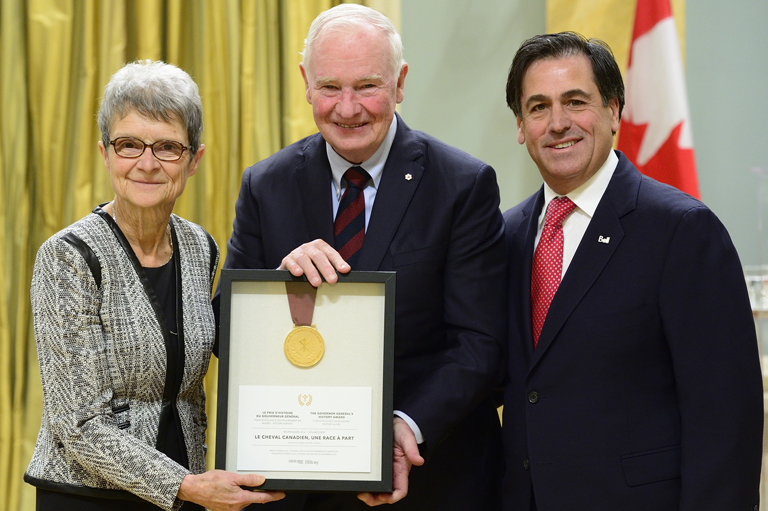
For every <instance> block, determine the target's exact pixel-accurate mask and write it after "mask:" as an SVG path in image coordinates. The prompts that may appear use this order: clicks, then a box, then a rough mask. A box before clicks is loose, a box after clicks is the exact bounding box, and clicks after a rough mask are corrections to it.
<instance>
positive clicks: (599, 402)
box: [503, 152, 763, 511]
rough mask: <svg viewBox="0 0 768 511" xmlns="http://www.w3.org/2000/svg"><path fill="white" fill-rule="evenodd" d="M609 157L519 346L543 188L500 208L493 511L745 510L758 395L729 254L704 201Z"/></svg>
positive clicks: (753, 344)
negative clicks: (503, 268)
mask: <svg viewBox="0 0 768 511" xmlns="http://www.w3.org/2000/svg"><path fill="white" fill-rule="evenodd" d="M617 154H618V156H619V164H618V167H617V169H616V171H615V173H614V175H613V178H612V179H611V181H610V184H609V185H608V188H607V189H606V192H605V194H604V196H603V198H602V200H601V201H600V204H599V206H598V208H597V210H596V211H595V214H594V217H593V218H592V220H591V222H590V224H589V227H588V228H587V231H586V233H585V234H584V238H583V239H582V241H581V244H580V245H579V247H578V249H577V251H576V253H575V255H574V258H573V260H572V262H571V264H570V266H569V267H568V270H567V272H566V274H565V276H564V278H563V280H562V282H561V285H560V287H559V289H558V291H557V294H556V295H555V297H554V299H553V301H552V304H551V306H550V309H549V313H548V315H547V318H546V321H545V323H544V327H543V330H542V332H541V337H540V339H539V343H538V346H537V348H536V350H535V351H534V350H533V341H532V334H531V319H530V318H531V304H530V282H531V264H532V260H533V246H534V239H535V236H536V230H537V220H538V216H539V214H540V213H541V208H542V204H543V201H544V199H543V190H539V192H537V193H536V194H534V195H533V196H531V197H530V198H528V199H527V200H525V201H524V202H523V203H521V204H519V205H518V206H516V207H515V208H512V209H511V210H509V211H507V212H506V213H505V214H504V220H505V224H506V240H507V246H508V249H509V251H510V253H509V257H510V263H511V270H510V280H509V282H510V309H509V316H510V321H511V322H510V356H509V362H508V374H509V383H508V386H507V388H506V392H505V400H504V405H505V406H504V428H503V436H504V441H505V454H506V460H507V473H506V476H505V481H504V499H505V509H506V510H508V511H513V510H514V511H519V510H525V511H527V510H529V509H531V507H530V506H531V504H530V501H531V492H532V491H533V493H534V494H535V499H536V504H537V507H538V510H539V511H563V510H566V509H567V510H568V511H582V510H583V511H602V510H606V511H608V510H610V511H616V510H621V511H632V510H638V511H640V510H651V509H652V510H654V511H672V510H674V511H710V510H711V511H723V510H729V511H736V510H742V511H752V510H753V508H754V506H756V505H757V504H758V501H759V495H758V486H759V478H760V464H761V451H762V432H763V392H762V380H761V373H760V367H759V360H758V352H757V340H756V336H755V325H754V322H753V319H752V314H751V312H750V304H749V299H748V297H747V292H746V286H745V281H744V276H743V273H742V268H741V265H740V263H739V258H738V255H737V254H736V250H735V249H734V247H733V244H732V243H731V240H730V238H729V236H728V233H727V232H726V230H725V228H724V227H723V225H722V224H721V223H720V221H719V220H718V219H717V218H716V217H715V215H714V214H713V213H712V212H711V211H710V210H709V209H708V208H707V207H706V206H704V204H702V203H701V202H699V201H698V200H696V199H694V198H692V197H690V196H688V195H686V194H683V193H682V192H680V191H678V190H676V189H674V188H672V187H669V186H667V185H663V184H660V183H658V182H656V181H654V180H652V179H650V178H647V177H644V176H642V175H641V174H640V173H639V172H638V170H637V169H636V168H635V167H634V165H632V164H631V163H630V162H629V161H628V160H627V159H626V158H625V157H624V155H623V154H621V153H619V152H617ZM601 236H602V242H601V241H600V240H599V238H600V237H601ZM754 509H756V508H754Z"/></svg>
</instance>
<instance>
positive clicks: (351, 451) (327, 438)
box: [237, 385, 371, 472]
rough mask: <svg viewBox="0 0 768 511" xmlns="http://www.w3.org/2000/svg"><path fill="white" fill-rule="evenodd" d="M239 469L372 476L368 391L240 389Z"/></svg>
mask: <svg viewBox="0 0 768 511" xmlns="http://www.w3.org/2000/svg"><path fill="white" fill-rule="evenodd" d="M239 398H240V399H239V405H240V418H239V422H240V423H239V424H238V439H237V469H238V470H254V471H256V472H258V471H265V470H293V471H297V472H323V471H333V472H370V471H371V444H370V442H371V389H370V387H273V386H269V387H268V386H258V385H241V386H240V396H239Z"/></svg>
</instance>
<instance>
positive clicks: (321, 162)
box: [294, 135, 333, 246]
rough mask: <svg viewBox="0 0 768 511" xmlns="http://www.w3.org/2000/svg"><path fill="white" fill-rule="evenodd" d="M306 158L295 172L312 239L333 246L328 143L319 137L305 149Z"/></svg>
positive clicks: (311, 139)
mask: <svg viewBox="0 0 768 511" xmlns="http://www.w3.org/2000/svg"><path fill="white" fill-rule="evenodd" d="M304 154H305V155H306V156H307V159H306V160H305V161H304V163H303V164H301V165H300V166H298V167H297V168H296V170H295V172H294V179H296V183H297V185H298V187H299V193H300V194H301V203H302V206H303V208H304V218H305V220H306V221H307V230H308V231H309V235H310V238H311V239H313V240H314V239H318V238H319V239H323V240H325V241H326V242H327V243H328V244H330V245H331V246H333V205H332V204H331V180H332V179H333V178H332V177H331V164H330V163H328V154H327V153H326V149H325V140H323V137H321V136H320V135H316V136H314V137H311V138H309V139H308V140H307V144H306V145H305V146H304Z"/></svg>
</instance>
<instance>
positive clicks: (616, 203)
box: [529, 153, 640, 370]
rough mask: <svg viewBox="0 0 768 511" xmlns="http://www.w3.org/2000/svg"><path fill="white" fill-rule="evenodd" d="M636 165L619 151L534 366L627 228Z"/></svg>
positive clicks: (634, 198)
mask: <svg viewBox="0 0 768 511" xmlns="http://www.w3.org/2000/svg"><path fill="white" fill-rule="evenodd" d="M633 169H634V167H633V166H632V164H631V163H629V161H628V160H627V159H626V158H624V156H623V155H622V154H620V153H619V164H618V166H617V167H616V171H615V172H614V175H613V177H612V178H611V182H610V183H609V184H608V188H606V190H605V194H603V198H602V199H601V200H600V203H599V204H598V206H597V209H596V210H595V215H594V217H593V218H592V221H591V222H590V223H589V227H587V231H586V232H585V233H584V237H583V238H582V240H581V243H580V244H579V247H578V249H576V254H575V255H574V257H573V260H572V261H571V264H570V266H568V271H567V272H566V274H565V277H564V278H563V281H562V283H561V284H560V287H559V288H558V290H557V293H556V294H555V297H554V299H553V300H552V304H551V305H550V307H549V312H547V319H546V320H545V321H544V327H543V328H542V330H541V336H540V337H539V343H538V345H537V346H536V350H535V352H534V356H533V360H532V364H531V366H530V367H531V370H533V368H534V367H535V366H536V364H538V361H539V360H541V358H542V357H543V356H544V354H545V353H546V352H547V350H548V349H549V347H550V346H551V345H552V343H553V341H554V340H555V339H556V337H557V333H558V332H559V331H560V329H561V328H562V327H563V325H564V324H565V322H566V321H567V320H568V317H569V316H570V315H571V313H572V312H573V310H574V309H575V308H576V306H577V305H578V304H579V302H580V301H581V300H582V299H583V298H584V295H586V293H587V292H588V291H589V289H590V288H591V287H592V284H593V283H594V282H595V280H596V279H597V278H598V276H599V275H600V273H601V272H602V271H603V269H604V268H605V265H606V264H608V261H609V260H610V259H611V257H612V256H613V254H614V253H615V252H616V249H617V248H618V247H619V245H620V244H621V241H622V239H623V238H624V228H623V227H622V225H621V221H620V219H621V217H622V216H624V215H625V214H627V213H629V212H630V211H632V210H633V209H635V207H636V205H637V193H638V188H639V186H640V174H639V172H637V170H634V173H633V172H632V170H633ZM606 240H607V243H606ZM529 283H530V275H529ZM529 301H530V300H529Z"/></svg>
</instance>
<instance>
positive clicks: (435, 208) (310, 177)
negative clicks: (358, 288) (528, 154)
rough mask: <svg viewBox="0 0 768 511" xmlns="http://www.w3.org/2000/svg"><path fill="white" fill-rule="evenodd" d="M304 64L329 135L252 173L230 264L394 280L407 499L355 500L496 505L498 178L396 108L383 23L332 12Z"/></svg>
mask: <svg viewBox="0 0 768 511" xmlns="http://www.w3.org/2000/svg"><path fill="white" fill-rule="evenodd" d="M303 57H304V58H303V62H302V64H301V65H300V68H301V73H302V76H303V77H304V81H305V83H306V95H307V101H308V102H309V103H310V104H311V105H312V110H313V114H314V118H315V123H316V124H317V127H318V129H319V130H320V133H319V134H315V135H312V136H310V137H307V138H305V139H303V140H300V141H298V142H296V143H294V144H292V145H290V146H288V147H286V148H285V149H283V150H281V151H279V152H278V153H276V154H274V155H272V156H271V157H269V158H267V159H266V160H264V161H261V162H259V163H257V164H256V165H254V166H252V167H250V168H248V169H246V171H245V174H244V176H243V181H242V187H241V190H240V196H239V198H238V200H237V205H236V218H235V222H234V230H233V233H232V237H231V238H230V240H229V243H228V254H227V260H226V262H225V264H224V267H225V268H276V267H280V268H283V269H287V270H290V272H291V273H292V274H293V275H296V276H300V275H305V276H306V277H307V279H308V280H309V282H310V283H311V284H312V285H313V286H320V284H321V283H322V280H323V279H324V280H325V281H326V282H329V283H334V282H336V281H337V278H338V277H337V273H336V272H337V271H338V272H340V273H346V272H348V271H350V269H352V270H381V271H395V272H397V292H396V307H395V317H396V319H395V367H394V407H395V414H396V416H395V417H394V432H395V439H394V440H395V465H394V474H395V475H394V487H395V491H394V492H393V493H392V494H379V495H372V494H361V495H359V496H358V497H359V499H360V500H362V501H364V502H365V503H367V504H368V505H377V504H382V503H394V502H397V504H396V506H397V508H398V509H414V510H416V509H418V510H424V509H440V510H453V509H455V510H462V511H463V510H467V509H483V510H493V509H498V508H499V506H500V504H499V500H500V497H499V493H500V489H499V488H500V472H501V469H502V467H501V466H500V463H501V458H502V457H501V456H500V424H499V419H498V415H497V413H496V407H495V405H494V402H493V400H492V399H491V396H490V392H491V390H492V389H493V388H494V387H495V386H496V385H498V383H499V377H500V371H501V369H502V368H501V360H502V359H503V345H502V343H503V340H504V338H505V335H506V332H505V329H506V320H505V316H504V315H505V310H506V304H505V300H506V298H505V296H506V292H505V275H506V266H505V248H504V243H503V230H504V226H503V221H502V218H501V214H500V212H499V190H498V186H497V184H496V176H495V172H494V170H493V169H492V168H491V167H490V166H488V165H486V164H485V163H483V162H481V161H479V160H477V159H475V158H473V157H471V156H469V155H468V154H466V153H463V152H461V151H459V150H458V149H455V148H453V147H450V146H448V145H446V144H444V143H442V142H440V141H438V140H436V139H434V138H432V137H430V136H429V135H426V134H424V133H422V132H419V131H415V130H411V129H410V128H409V127H408V126H406V125H405V123H404V122H403V120H402V119H401V118H400V116H399V115H397V114H396V113H395V106H396V105H397V104H398V103H400V102H401V101H402V100H403V94H404V84H405V77H406V74H407V73H408V64H407V63H406V62H405V61H404V60H403V57H402V42H401V40H400V36H399V35H398V34H397V31H396V30H395V28H394V26H393V25H392V22H391V21H390V20H389V19H387V18H386V17H385V16H383V15H381V14H380V13H378V12H376V11H374V10H372V9H370V8H367V7H362V6H359V5H352V4H342V5H339V6H337V7H334V8H333V9H330V10H328V11H325V12H324V13H322V14H320V15H319V16H318V17H317V19H315V21H314V22H313V23H312V26H311V28H310V30H309V34H308V36H307V40H306V49H305V51H304V54H303ZM353 197H356V198H354V199H352V198H353ZM348 206H349V208H351V209H348ZM350 211H353V213H350ZM342 223H343V224H344V225H341V224H342ZM422 456H423V458H422ZM411 465H418V466H417V467H415V468H413V470H412V471H410V469H411ZM409 471H410V485H409ZM406 493H407V494H408V497H407V498H405V499H404V500H401V499H402V498H403V497H404V496H405V495H406ZM281 506H282V507H281ZM272 507H273V508H278V509H318V510H326V509H333V510H342V509H343V510H346V509H360V508H364V507H365V506H364V504H363V503H362V502H360V501H359V500H357V499H356V498H355V496H354V495H348V494H347V495H344V494H330V495H328V494H320V495H304V494H289V495H288V497H287V498H286V499H285V502H284V503H282V504H280V505H277V506H276V505H272Z"/></svg>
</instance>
